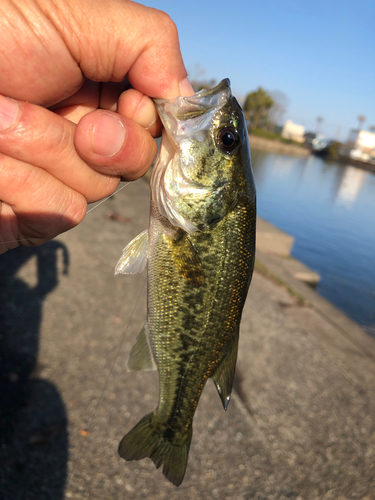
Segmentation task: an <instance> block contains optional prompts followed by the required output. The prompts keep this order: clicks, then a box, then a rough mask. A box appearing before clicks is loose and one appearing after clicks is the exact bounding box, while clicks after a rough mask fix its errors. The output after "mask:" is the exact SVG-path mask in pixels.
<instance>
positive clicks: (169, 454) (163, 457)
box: [118, 413, 193, 486]
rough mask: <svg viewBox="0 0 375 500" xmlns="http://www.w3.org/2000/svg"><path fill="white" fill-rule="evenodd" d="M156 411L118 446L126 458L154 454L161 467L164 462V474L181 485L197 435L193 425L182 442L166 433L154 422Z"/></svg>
mask: <svg viewBox="0 0 375 500" xmlns="http://www.w3.org/2000/svg"><path fill="white" fill-rule="evenodd" d="M152 416H153V413H149V414H148V415H146V416H145V417H143V418H142V420H140V422H138V424H137V425H136V426H135V427H134V428H133V429H132V430H131V431H130V432H128V434H126V436H124V437H123V438H122V440H121V442H120V446H119V449H118V452H119V455H120V457H122V458H124V459H125V460H141V459H142V458H146V457H150V458H151V460H152V461H153V462H154V464H155V465H156V468H157V469H158V468H159V467H160V466H161V465H162V464H164V465H163V474H164V476H165V477H166V478H167V479H168V480H169V481H170V482H171V483H173V484H174V485H175V486H180V484H181V483H182V480H183V479H184V476H185V470H186V465H187V461H188V455H189V448H190V443H191V438H192V435H193V431H192V428H191V427H190V430H189V431H187V432H186V434H184V435H183V437H182V439H179V442H178V443H176V442H173V441H172V440H171V438H170V436H168V438H167V437H165V436H164V433H163V431H162V429H160V428H158V426H154V425H153V422H152Z"/></svg>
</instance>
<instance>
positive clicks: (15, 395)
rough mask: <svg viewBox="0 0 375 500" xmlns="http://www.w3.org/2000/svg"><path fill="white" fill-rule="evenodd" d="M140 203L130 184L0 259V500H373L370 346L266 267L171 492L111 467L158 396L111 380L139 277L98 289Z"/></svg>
mask: <svg viewBox="0 0 375 500" xmlns="http://www.w3.org/2000/svg"><path fill="white" fill-rule="evenodd" d="M148 203H149V188H148V185H147V183H146V182H144V181H143V180H139V181H137V182H136V183H134V184H132V185H129V186H127V187H126V188H125V189H123V190H122V191H121V192H120V193H118V194H116V195H115V196H114V197H113V198H111V199H110V200H108V201H107V202H106V203H103V204H102V205H100V206H99V207H98V208H97V209H95V210H94V211H92V212H91V213H90V214H88V215H87V217H86V219H85V221H84V222H83V223H82V224H81V225H80V226H79V227H78V228H76V229H74V230H72V231H69V232H68V233H66V234H64V235H61V236H59V237H58V238H57V239H56V240H55V241H53V242H50V243H48V244H46V245H45V246H43V247H41V248H39V249H23V248H21V249H19V250H15V251H12V252H8V253H7V254H4V255H3V256H1V257H0V300H1V306H0V308H1V309H0V332H1V339H0V356H1V365H0V389H1V392H0V395H1V396H2V403H1V405H0V498H1V499H2V500H47V499H48V500H62V499H77V500H81V499H84V498H90V499H100V500H117V499H135V500H138V499H147V500H159V499H160V500H161V499H168V500H173V499H181V500H182V499H183V500H188V499H224V498H230V499H235V500H250V499H257V500H258V499H259V500H261V499H262V500H263V499H298V500H301V499H303V500H307V499H321V500H323V499H324V500H331V499H332V500H336V499H337V500H344V499H348V500H349V499H363V500H365V499H366V500H369V499H375V465H374V461H375V426H374V415H375V387H374V380H375V341H374V339H372V338H370V337H369V336H367V335H366V334H365V333H364V332H363V331H362V330H361V329H360V328H359V327H358V326H357V325H355V324H354V323H353V322H351V321H350V320H349V319H348V318H346V317H345V316H344V315H343V314H342V313H340V312H339V311H337V310H336V309H335V308H334V307H333V306H332V305H331V304H329V303H327V301H325V300H324V299H322V298H321V297H319V296H317V294H316V293H315V292H314V291H313V290H311V289H310V288H308V287H307V286H306V285H304V284H302V283H300V282H298V281H297V280H295V281H293V279H294V278H293V277H290V276H289V275H288V273H287V270H285V269H283V268H282V265H281V261H280V262H278V261H277V256H267V255H265V254H264V255H261V254H260V255H259V258H260V262H261V263H262V264H263V265H264V266H265V267H266V268H267V269H270V270H271V271H272V272H270V273H268V274H267V273H264V272H263V271H262V272H258V271H256V272H255V273H254V278H253V283H252V285H251V289H250V294H249V297H248V300H247V303H246V306H245V310H244V314H243V322H242V327H241V337H240V349H239V359H238V368H237V376H236V381H235V388H234V394H233V396H232V400H231V403H230V405H229V408H228V410H227V412H224V411H223V409H222V406H221V402H220V400H219V397H218V396H217V393H216V390H215V388H214V386H213V384H212V382H210V381H209V383H208V384H207V386H206V388H205V390H204V392H203V395H202V398H201V401H200V404H199V406H198V410H197V413H196V417H195V420H194V435H193V442H192V446H191V449H190V458H189V464H188V468H187V473H186V476H185V480H184V482H183V483H182V485H181V486H180V487H179V488H175V487H174V486H173V485H171V484H170V483H168V481H167V480H166V479H165V478H164V476H163V475H162V473H161V471H160V470H159V471H158V470H156V469H155V467H154V465H153V463H152V462H151V461H150V460H148V459H144V460H142V461H139V462H134V463H133V462H131V463H129V462H125V461H124V460H122V459H120V458H119V456H118V455H117V446H118V442H119V440H120V439H121V438H122V436H123V435H124V434H125V433H126V432H127V431H128V430H129V429H131V428H132V426H133V425H135V424H136V423H137V422H138V420H139V419H140V418H141V417H143V416H144V415H145V414H146V413H148V412H149V411H151V410H152V409H153V408H154V407H155V406H156V403H157V398H158V379H157V374H156V373H155V372H139V373H136V372H132V373H128V372H127V371H126V368H125V362H126V359H127V356H128V353H129V351H130V348H131V347H132V345H133V343H134V340H135V337H136V335H137V334H138V332H139V330H140V329H141V326H142V324H143V322H144V318H145V312H146V297H145V291H146V290H145V274H142V275H137V276H116V277H114V276H113V269H114V266H115V264H116V262H117V260H118V258H119V256H120V254H121V250H122V248H123V247H124V246H125V245H126V244H127V243H128V242H129V241H130V239H131V238H133V237H134V236H136V235H137V234H138V233H139V232H140V231H141V230H143V229H144V228H145V227H146V226H147V222H148ZM127 219H129V220H127ZM262 269H263V268H262ZM273 275H275V276H279V275H280V277H281V278H282V283H281V282H280V281H278V280H276V279H274V278H273V277H272V276H273ZM290 279H291V281H290ZM294 292H297V293H294ZM299 297H303V298H305V299H306V301H303V300H302V301H301V300H299V299H298V298H299ZM303 303H308V305H307V306H306V305H304V306H301V304H303Z"/></svg>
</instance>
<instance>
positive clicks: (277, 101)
mask: <svg viewBox="0 0 375 500" xmlns="http://www.w3.org/2000/svg"><path fill="white" fill-rule="evenodd" d="M269 94H270V96H271V99H272V100H273V105H272V106H271V108H270V110H269V113H268V119H269V124H270V127H271V128H272V129H274V128H275V126H276V125H280V124H281V123H282V122H283V118H284V115H285V112H286V110H287V109H288V107H289V98H288V96H287V95H285V94H284V92H282V91H281V90H273V91H272V92H269Z"/></svg>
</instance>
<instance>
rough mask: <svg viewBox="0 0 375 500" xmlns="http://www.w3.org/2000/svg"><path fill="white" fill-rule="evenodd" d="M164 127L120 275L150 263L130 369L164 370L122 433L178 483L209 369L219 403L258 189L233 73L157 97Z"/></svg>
mask: <svg viewBox="0 0 375 500" xmlns="http://www.w3.org/2000/svg"><path fill="white" fill-rule="evenodd" d="M155 102H156V106H157V109H158V113H159V115H160V118H161V120H162V122H163V125H164V131H163V137H162V142H161V148H160V151H159V156H158V158H157V160H156V163H155V167H154V170H153V175H152V179H151V189H152V196H151V214H150V225H149V228H148V231H144V232H143V233H141V234H140V235H139V236H138V237H137V238H135V239H134V240H133V241H132V242H131V243H129V245H128V246H127V247H126V248H125V249H124V251H123V255H122V257H121V259H120V260H119V262H118V264H117V267H116V273H124V274H134V273H136V272H140V271H141V270H142V269H143V268H144V267H145V265H146V262H148V313H147V321H146V323H145V325H144V327H143V329H142V331H141V333H140V334H139V336H138V338H137V341H136V344H135V346H134V347H133V349H132V350H131V353H130V356H129V360H128V369H130V370H142V369H146V370H147V369H155V368H157V369H158V371H159V383H160V398H159V404H158V407H157V408H156V410H154V411H153V412H152V413H149V414H148V415H146V416H145V417H143V418H142V420H141V421H140V422H139V423H138V424H137V425H136V426H135V427H134V428H133V429H132V430H131V431H130V432H129V433H128V434H126V436H125V437H124V438H123V439H122V441H121V443H120V446H119V454H120V455H121V457H123V458H125V459H126V460H140V459H142V458H145V457H150V458H151V459H152V460H153V462H154V463H155V465H156V467H160V466H161V465H163V473H164V475H165V476H166V477H167V478H168V479H169V481H171V482H172V483H173V484H175V485H176V486H178V485H180V484H181V482H182V480H183V478H184V475H185V469H186V465H187V460H188V453H189V447H190V443H191V439H192V422H193V417H194V412H195V409H196V407H197V404H198V401H199V398H200V395H201V393H202V390H203V388H204V386H205V383H206V381H207V379H208V378H212V380H213V381H214V383H215V385H216V388H217V390H218V393H219V396H220V398H221V401H222V403H223V406H224V408H225V409H226V408H227V406H228V403H229V399H230V394H231V390H232V383H233V377H234V371H235V365H236V359H237V349H238V334H239V326H240V320H241V314H242V309H243V305H244V302H245V299H246V295H247V291H248V288H249V285H250V281H251V276H252V272H253V267H254V253H255V220H256V207H255V187H254V181H253V175H252V171H251V162H250V149H249V141H248V133H247V129H246V123H245V119H244V116H243V112H242V110H241V107H240V106H239V104H238V102H237V101H236V99H235V98H234V97H232V95H231V90H230V82H229V80H223V81H222V82H221V83H220V84H219V85H218V86H217V87H215V88H214V89H212V90H208V91H202V92H198V93H197V94H195V95H194V96H192V97H178V98H176V99H174V100H159V99H156V100H155Z"/></svg>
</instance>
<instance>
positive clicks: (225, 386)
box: [211, 326, 239, 410]
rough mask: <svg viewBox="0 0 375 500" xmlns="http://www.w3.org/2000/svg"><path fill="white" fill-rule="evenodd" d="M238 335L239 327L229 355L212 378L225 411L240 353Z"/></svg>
mask: <svg viewBox="0 0 375 500" xmlns="http://www.w3.org/2000/svg"><path fill="white" fill-rule="evenodd" d="M238 334H239V326H238V327H237V331H236V334H235V335H234V337H233V339H232V342H231V344H230V346H229V348H228V350H227V353H226V355H225V357H224V359H223V361H222V362H221V363H220V365H219V366H218V368H217V369H216V372H215V373H214V375H213V376H212V377H211V378H212V380H213V382H214V384H215V386H216V389H217V392H218V393H219V396H220V399H221V402H222V403H223V406H224V410H226V409H227V408H228V404H229V401H230V395H231V392H232V386H233V379H234V372H235V370H236V361H237V352H238Z"/></svg>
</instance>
